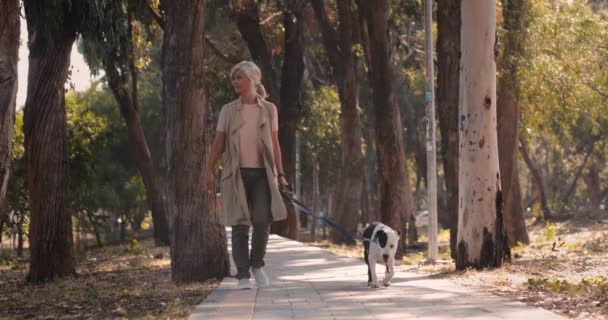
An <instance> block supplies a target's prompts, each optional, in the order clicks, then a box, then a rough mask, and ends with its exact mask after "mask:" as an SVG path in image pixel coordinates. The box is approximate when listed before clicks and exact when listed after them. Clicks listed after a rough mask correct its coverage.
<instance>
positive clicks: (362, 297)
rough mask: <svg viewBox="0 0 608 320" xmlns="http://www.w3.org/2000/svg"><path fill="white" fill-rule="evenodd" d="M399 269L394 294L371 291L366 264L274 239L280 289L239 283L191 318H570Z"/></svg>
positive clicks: (275, 281)
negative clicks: (242, 287)
mask: <svg viewBox="0 0 608 320" xmlns="http://www.w3.org/2000/svg"><path fill="white" fill-rule="evenodd" d="M229 229H230V228H228V232H229V231H230V230H229ZM228 239H230V233H228ZM229 247H230V244H229ZM232 268H233V272H232V273H233V274H234V273H235V272H234V266H232ZM395 269H396V273H395V278H394V279H393V281H392V285H391V286H390V287H386V288H380V289H371V288H368V287H367V286H366V285H367V267H366V266H365V263H364V262H363V260H362V259H353V258H347V257H341V256H338V255H335V254H333V253H330V252H328V251H326V250H324V249H321V248H317V247H313V246H308V245H306V244H303V243H300V242H297V241H292V240H289V239H285V238H282V237H279V236H276V235H271V237H270V241H269V244H268V252H267V256H266V267H265V270H266V272H267V274H268V276H269V278H270V281H271V285H272V286H271V287H270V288H263V289H256V288H254V289H251V290H239V289H237V288H236V279H235V278H232V277H231V278H226V279H224V281H222V283H221V284H220V285H219V286H218V287H217V288H216V289H215V290H214V291H213V292H212V293H211V294H210V295H209V296H208V297H207V299H206V300H205V301H204V302H203V303H201V304H200V305H199V306H197V307H196V308H195V309H194V310H193V312H192V313H191V314H190V316H189V318H188V319H190V320H202V319H205V320H207V319H209V320H237V319H239V320H240V319H251V320H261V319H269V320H270V319H311V320H312V319H315V320H326V319H344V320H356V319H366V320H367V319H378V320H384V319H428V320H431V319H471V320H477V319H529V320H550V319H551V320H553V319H555V320H557V319H566V318H564V317H561V316H558V315H556V314H554V313H551V312H549V311H546V310H543V309H539V308H535V307H531V306H527V305H525V304H523V303H519V302H510V301H508V300H505V299H503V298H500V297H497V296H494V295H491V294H488V293H483V292H478V291H475V290H474V289H472V288H465V287H462V286H460V285H457V284H455V283H453V282H451V281H449V280H446V279H432V278H429V277H427V276H422V275H420V274H416V273H408V272H404V271H399V269H400V268H398V267H396V268H395ZM377 270H378V272H380V271H383V270H384V268H382V267H380V266H378V268H377ZM383 276H384V275H383V274H379V279H382V277H383ZM252 283H255V282H254V281H253V276H252Z"/></svg>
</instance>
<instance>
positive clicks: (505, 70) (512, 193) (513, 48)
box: [497, 0, 530, 245]
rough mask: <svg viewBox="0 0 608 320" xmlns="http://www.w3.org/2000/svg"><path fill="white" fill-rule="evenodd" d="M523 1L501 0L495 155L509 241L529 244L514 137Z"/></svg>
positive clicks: (521, 40) (517, 114)
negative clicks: (503, 35) (501, 38)
mask: <svg viewBox="0 0 608 320" xmlns="http://www.w3.org/2000/svg"><path fill="white" fill-rule="evenodd" d="M525 9H526V7H525V1H524V0H503V18H504V29H505V39H504V45H503V46H504V47H503V52H502V56H501V59H500V61H499V64H500V68H501V69H502V72H500V75H501V76H500V79H499V82H498V83H499V90H498V97H497V98H498V100H497V117H498V118H497V120H498V128H497V130H498V141H499V143H498V156H499V163H500V172H501V173H502V175H501V177H500V179H501V190H502V192H503V199H504V219H505V231H506V233H507V237H508V239H509V243H510V244H512V245H514V244H517V243H518V242H521V243H529V242H530V238H529V237H528V231H527V230H526V221H525V219H524V211H523V208H522V200H521V191H520V186H519V169H518V168H517V163H518V161H517V159H518V157H517V140H518V137H519V97H520V92H519V80H518V77H517V73H518V70H519V60H520V59H521V58H522V55H523V47H522V43H523V33H524V31H525V25H524V23H525V22H524V17H525Z"/></svg>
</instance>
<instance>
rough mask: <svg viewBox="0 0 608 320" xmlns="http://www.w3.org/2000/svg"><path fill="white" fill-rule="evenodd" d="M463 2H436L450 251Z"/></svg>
mask: <svg viewBox="0 0 608 320" xmlns="http://www.w3.org/2000/svg"><path fill="white" fill-rule="evenodd" d="M460 5H461V1H460V0H438V1H437V70H438V74H437V110H438V112H437V115H438V118H439V131H440V133H441V154H442V157H441V158H442V162H443V172H444V175H445V189H446V203H447V216H448V219H447V222H448V223H447V225H446V227H448V228H450V249H451V252H452V258H454V259H455V258H456V239H457V235H458V96H459V90H460V89H459V83H460Z"/></svg>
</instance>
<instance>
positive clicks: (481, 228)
mask: <svg viewBox="0 0 608 320" xmlns="http://www.w3.org/2000/svg"><path fill="white" fill-rule="evenodd" d="M461 17H462V20H461V21H462V26H461V36H462V38H461V40H462V41H461V50H462V58H461V73H460V106H459V113H460V116H459V132H460V136H459V138H460V139H459V141H460V143H459V163H458V169H459V171H458V181H459V185H458V191H459V197H458V198H459V205H458V208H459V210H458V248H457V252H456V269H458V270H463V269H465V268H467V267H475V268H484V267H500V266H501V264H502V260H503V255H504V253H505V250H507V249H508V246H507V247H505V246H506V245H507V244H506V241H505V238H504V226H503V216H502V193H501V189H500V170H499V164H498V138H497V132H496V61H495V52H494V50H495V46H496V3H495V1H477V2H467V1H463V2H462V11H461Z"/></svg>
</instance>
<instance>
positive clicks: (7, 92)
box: [0, 0, 20, 230]
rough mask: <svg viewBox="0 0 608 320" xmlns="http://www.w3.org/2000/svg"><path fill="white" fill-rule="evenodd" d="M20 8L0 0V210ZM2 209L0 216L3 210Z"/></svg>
mask: <svg viewBox="0 0 608 320" xmlns="http://www.w3.org/2000/svg"><path fill="white" fill-rule="evenodd" d="M19 8H20V7H19V0H3V1H2V3H0V21H2V22H0V209H1V208H4V205H5V201H6V193H7V190H8V179H9V174H10V164H11V148H12V144H13V129H14V124H15V106H16V97H17V83H18V81H17V61H18V57H19V34H20V22H19ZM1 211H2V212H0V219H2V215H3V213H4V212H5V210H1ZM6 212H8V211H6ZM0 230H1V229H0Z"/></svg>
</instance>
